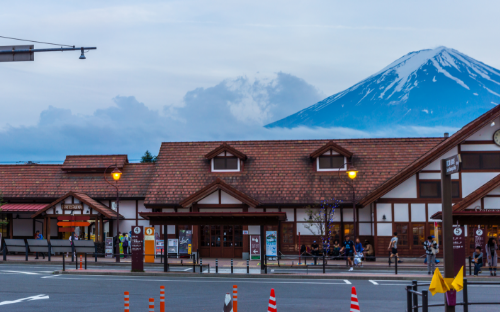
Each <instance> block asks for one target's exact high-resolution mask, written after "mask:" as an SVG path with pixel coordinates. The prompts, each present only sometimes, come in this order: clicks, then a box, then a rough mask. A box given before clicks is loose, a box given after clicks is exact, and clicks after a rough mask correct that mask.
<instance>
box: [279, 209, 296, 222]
mask: <svg viewBox="0 0 500 312" xmlns="http://www.w3.org/2000/svg"><path fill="white" fill-rule="evenodd" d="M281 212H286V219H287V221H289V222H292V221H295V219H294V217H295V215H294V209H293V208H292V209H281Z"/></svg>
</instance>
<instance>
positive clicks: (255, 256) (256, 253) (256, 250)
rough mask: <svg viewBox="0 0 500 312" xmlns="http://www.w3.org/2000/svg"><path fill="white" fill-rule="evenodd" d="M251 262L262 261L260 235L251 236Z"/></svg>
mask: <svg viewBox="0 0 500 312" xmlns="http://www.w3.org/2000/svg"><path fill="white" fill-rule="evenodd" d="M250 260H260V235H250Z"/></svg>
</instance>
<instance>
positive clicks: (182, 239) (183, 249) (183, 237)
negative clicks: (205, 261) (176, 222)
mask: <svg viewBox="0 0 500 312" xmlns="http://www.w3.org/2000/svg"><path fill="white" fill-rule="evenodd" d="M192 239H193V231H191V230H179V254H189V245H191V241H192Z"/></svg>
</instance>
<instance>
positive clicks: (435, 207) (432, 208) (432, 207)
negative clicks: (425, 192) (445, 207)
mask: <svg viewBox="0 0 500 312" xmlns="http://www.w3.org/2000/svg"><path fill="white" fill-rule="evenodd" d="M441 210H442V205H441V204H428V205H427V213H428V215H429V221H430V222H441V220H433V219H431V217H432V215H433V214H435V213H436V212H439V211H441Z"/></svg>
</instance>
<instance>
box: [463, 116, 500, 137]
mask: <svg viewBox="0 0 500 312" xmlns="http://www.w3.org/2000/svg"><path fill="white" fill-rule="evenodd" d="M498 129H500V118H497V119H495V125H494V126H493V127H492V126H491V124H488V125H486V126H485V127H483V128H482V129H480V130H479V131H477V132H475V133H474V134H473V135H471V136H470V137H469V138H468V139H466V141H491V140H492V139H493V133H495V131H497V130H498Z"/></svg>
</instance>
